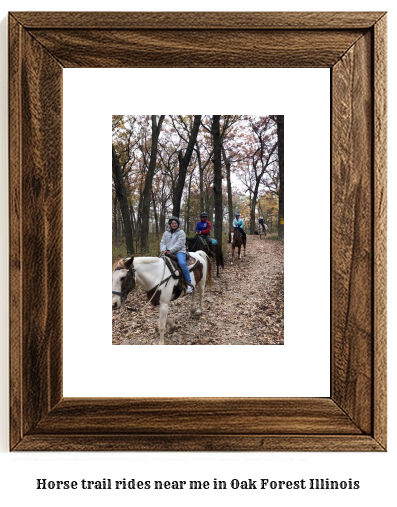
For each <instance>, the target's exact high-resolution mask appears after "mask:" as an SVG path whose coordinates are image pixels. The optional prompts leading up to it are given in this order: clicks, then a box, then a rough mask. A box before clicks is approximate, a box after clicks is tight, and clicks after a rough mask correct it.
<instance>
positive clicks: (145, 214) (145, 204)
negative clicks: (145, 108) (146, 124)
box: [141, 114, 165, 252]
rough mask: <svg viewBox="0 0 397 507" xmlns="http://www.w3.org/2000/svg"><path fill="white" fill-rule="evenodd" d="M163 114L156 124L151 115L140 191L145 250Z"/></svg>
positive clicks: (145, 248) (142, 237) (144, 248)
mask: <svg viewBox="0 0 397 507" xmlns="http://www.w3.org/2000/svg"><path fill="white" fill-rule="evenodd" d="M164 117H165V115H164V114H163V115H161V116H160V118H159V123H158V125H157V118H156V115H152V146H151V150H150V162H149V167H148V170H147V173H146V180H145V187H144V189H143V193H142V222H141V250H142V251H143V252H145V251H146V250H147V249H148V247H149V214H150V201H151V196H152V184H153V176H154V172H155V169H156V163H157V144H158V140H159V135H160V130H161V124H162V123H163V120H164Z"/></svg>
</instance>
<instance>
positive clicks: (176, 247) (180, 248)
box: [160, 217, 193, 294]
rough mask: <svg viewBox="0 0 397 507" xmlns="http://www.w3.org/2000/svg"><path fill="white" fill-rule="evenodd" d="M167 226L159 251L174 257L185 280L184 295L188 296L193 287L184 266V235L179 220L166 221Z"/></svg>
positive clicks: (175, 218)
mask: <svg viewBox="0 0 397 507" xmlns="http://www.w3.org/2000/svg"><path fill="white" fill-rule="evenodd" d="M168 225H169V226H170V228H169V230H168V231H165V232H164V234H163V237H162V238H161V242H160V250H161V253H163V254H174V255H176V258H177V259H178V264H179V266H180V267H181V270H182V273H183V276H184V277H185V280H186V284H187V289H186V294H190V292H192V291H193V285H192V284H191V278H190V272H189V268H188V267H187V264H186V234H185V233H184V231H182V229H180V228H179V218H177V217H171V218H170V219H169V220H168Z"/></svg>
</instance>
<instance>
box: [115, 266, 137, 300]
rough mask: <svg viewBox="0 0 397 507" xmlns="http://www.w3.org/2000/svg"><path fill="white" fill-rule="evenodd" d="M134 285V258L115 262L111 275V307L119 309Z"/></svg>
mask: <svg viewBox="0 0 397 507" xmlns="http://www.w3.org/2000/svg"><path fill="white" fill-rule="evenodd" d="M135 285H136V281H135V268H134V258H133V257H130V258H129V259H119V260H118V261H116V263H115V264H114V266H113V274H112V307H113V308H120V307H121V305H122V304H123V303H124V301H125V300H126V298H127V296H128V294H129V293H130V291H131V290H132V289H133V288H134V287H135Z"/></svg>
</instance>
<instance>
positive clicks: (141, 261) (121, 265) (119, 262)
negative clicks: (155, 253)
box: [113, 257, 159, 271]
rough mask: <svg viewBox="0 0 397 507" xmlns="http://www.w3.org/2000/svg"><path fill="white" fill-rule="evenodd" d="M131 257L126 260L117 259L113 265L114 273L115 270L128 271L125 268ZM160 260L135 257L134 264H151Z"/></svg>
mask: <svg viewBox="0 0 397 507" xmlns="http://www.w3.org/2000/svg"><path fill="white" fill-rule="evenodd" d="M128 259H131V257H127V258H126V259H117V260H116V261H115V262H114V264H113V271H114V270H115V269H127V268H126V267H125V261H128ZM158 260H159V258H158V257H135V258H134V264H151V263H154V262H157V261H158Z"/></svg>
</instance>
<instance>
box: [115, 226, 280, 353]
mask: <svg viewBox="0 0 397 507" xmlns="http://www.w3.org/2000/svg"><path fill="white" fill-rule="evenodd" d="M236 251H237V250H236ZM230 259H231V256H230V245H228V253H227V255H226V258H225V269H224V270H223V271H222V269H221V272H220V277H219V278H216V268H215V267H214V268H213V271H212V274H213V277H214V278H213V286H212V290H211V291H209V290H208V289H206V293H205V295H204V302H203V315H202V316H201V317H200V318H199V319H197V318H192V317H190V312H189V306H190V301H189V297H184V298H181V299H179V300H176V301H175V302H173V303H171V304H170V312H169V316H170V317H173V318H174V320H175V330H174V332H173V333H170V332H169V330H168V329H167V330H166V334H165V344H166V345H282V344H283V343H284V245H283V244H281V243H280V242H279V241H274V240H271V239H268V238H267V239H264V238H263V237H262V239H260V238H259V236H247V250H246V256H245V257H243V256H242V258H241V260H240V261H235V265H234V266H231V264H230ZM146 303H147V297H146V294H145V293H144V292H143V291H140V292H133V293H130V295H129V296H128V298H127V302H126V307H125V308H124V309H122V310H119V311H113V344H114V345H154V344H157V343H158V340H159V335H158V333H157V331H156V327H157V325H158V309H157V308H154V307H152V305H147V306H146V307H145V308H144V310H143V312H141V313H139V310H140V309H141V308H143V307H144V305H145V304H146ZM132 308H133V309H134V310H132ZM136 310H138V311H136Z"/></svg>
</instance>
